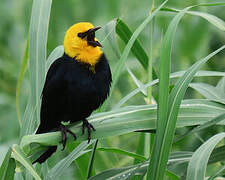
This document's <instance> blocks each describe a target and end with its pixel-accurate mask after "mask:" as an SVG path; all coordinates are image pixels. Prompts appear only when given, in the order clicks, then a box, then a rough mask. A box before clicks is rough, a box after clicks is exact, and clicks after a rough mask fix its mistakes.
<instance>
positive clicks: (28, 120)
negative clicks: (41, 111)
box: [20, 97, 35, 137]
mask: <svg viewBox="0 0 225 180" xmlns="http://www.w3.org/2000/svg"><path fill="white" fill-rule="evenodd" d="M34 115H35V108H34V107H33V106H32V103H31V97H29V99H28V103H27V106H26V109H25V112H24V115H23V119H22V128H21V130H20V137H23V136H24V135H27V134H31V133H32V131H33V129H34V128H35V127H34V126H35V124H34V122H33V119H34Z"/></svg>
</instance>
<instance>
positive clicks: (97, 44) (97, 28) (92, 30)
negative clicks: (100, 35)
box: [87, 27, 102, 47]
mask: <svg viewBox="0 0 225 180" xmlns="http://www.w3.org/2000/svg"><path fill="white" fill-rule="evenodd" d="M100 28H101V27H95V28H92V29H89V30H88V32H87V33H88V34H92V33H95V32H96V31H97V30H99V29H100ZM88 43H89V44H90V45H92V46H94V47H96V46H99V47H102V45H101V44H100V42H98V41H95V40H91V41H88Z"/></svg>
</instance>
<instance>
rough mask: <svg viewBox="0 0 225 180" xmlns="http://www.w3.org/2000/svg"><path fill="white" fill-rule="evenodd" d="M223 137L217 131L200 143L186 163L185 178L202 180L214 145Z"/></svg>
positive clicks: (224, 135) (222, 134) (223, 134)
mask: <svg viewBox="0 0 225 180" xmlns="http://www.w3.org/2000/svg"><path fill="white" fill-rule="evenodd" d="M224 137H225V133H219V134H216V135H215V136H213V137H211V138H210V139H209V140H207V141H206V142H205V143H204V144H202V145H201V146H200V147H199V148H198V149H197V150H196V151H195V152H194V154H193V156H192V157H191V160H190V162H189V164H188V169H187V180H204V179H205V172H206V167H207V162H208V160H209V157H210V154H211V153H212V151H213V149H214V148H215V146H216V145H217V144H218V143H219V142H220V141H221V140H222V139H223V138H224Z"/></svg>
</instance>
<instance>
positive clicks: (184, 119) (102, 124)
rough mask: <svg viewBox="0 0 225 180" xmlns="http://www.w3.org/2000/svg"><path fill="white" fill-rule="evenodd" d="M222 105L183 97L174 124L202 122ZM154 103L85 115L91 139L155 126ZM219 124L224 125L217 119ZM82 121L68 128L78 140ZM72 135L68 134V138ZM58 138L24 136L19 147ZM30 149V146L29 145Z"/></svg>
mask: <svg viewBox="0 0 225 180" xmlns="http://www.w3.org/2000/svg"><path fill="white" fill-rule="evenodd" d="M224 109H225V105H222V104H219V103H216V102H210V101H208V100H184V101H183V103H182V105H181V108H180V112H179V115H178V122H177V127H184V126H194V125H199V124H202V123H205V122H207V121H209V120H211V119H213V118H215V117H216V116H218V115H220V114H222V113H224ZM156 112H157V106H156V105H139V106H128V107H123V108H120V109H115V110H112V111H109V112H103V113H97V114H94V115H92V116H91V117H90V118H88V120H89V122H90V123H92V125H93V126H94V127H95V128H96V131H95V132H92V134H91V135H92V139H104V138H107V137H110V136H118V135H121V134H126V133H129V132H134V131H137V130H149V129H155V128H156ZM219 124H223V125H224V124H225V122H223V121H222V122H220V123H219ZM81 127H82V124H80V123H79V124H76V125H74V126H72V127H71V128H70V129H71V130H72V131H73V132H74V133H76V135H77V142H79V141H82V140H86V139H87V135H82V128H81ZM72 140H73V137H72V136H70V135H69V136H68V141H72ZM60 141H61V133H60V132H51V133H45V134H36V135H27V136H24V137H23V138H22V140H21V144H20V146H21V148H23V149H27V147H29V146H30V144H31V143H39V144H41V145H43V146H52V145H58V144H59V142H60ZM28 149H29V148H28Z"/></svg>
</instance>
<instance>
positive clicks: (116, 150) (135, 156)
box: [97, 148, 147, 161]
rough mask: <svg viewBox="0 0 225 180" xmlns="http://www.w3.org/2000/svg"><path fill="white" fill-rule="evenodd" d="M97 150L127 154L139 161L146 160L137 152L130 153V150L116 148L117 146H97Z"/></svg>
mask: <svg viewBox="0 0 225 180" xmlns="http://www.w3.org/2000/svg"><path fill="white" fill-rule="evenodd" d="M97 150H98V151H104V152H111V153H116V154H121V155H125V156H129V157H131V158H134V159H137V160H139V161H146V160H147V159H146V158H145V157H144V156H141V155H139V154H135V153H132V152H128V151H124V150H122V149H118V148H98V149H97Z"/></svg>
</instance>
